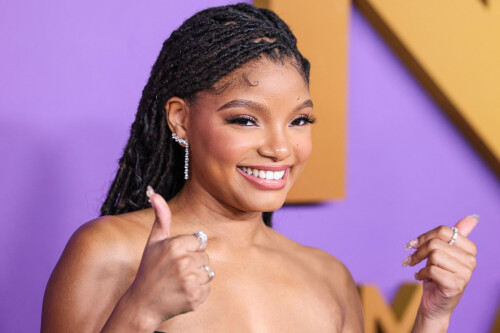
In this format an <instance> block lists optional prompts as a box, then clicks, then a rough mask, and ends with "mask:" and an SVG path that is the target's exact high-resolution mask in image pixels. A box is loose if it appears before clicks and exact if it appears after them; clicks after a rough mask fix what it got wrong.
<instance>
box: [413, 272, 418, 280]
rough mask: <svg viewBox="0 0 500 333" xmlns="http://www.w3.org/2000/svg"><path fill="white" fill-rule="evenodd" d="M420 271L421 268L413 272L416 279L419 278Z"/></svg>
mask: <svg viewBox="0 0 500 333" xmlns="http://www.w3.org/2000/svg"><path fill="white" fill-rule="evenodd" d="M419 272H420V270H418V271H416V272H415V274H413V277H414V278H415V280H418V273H419Z"/></svg>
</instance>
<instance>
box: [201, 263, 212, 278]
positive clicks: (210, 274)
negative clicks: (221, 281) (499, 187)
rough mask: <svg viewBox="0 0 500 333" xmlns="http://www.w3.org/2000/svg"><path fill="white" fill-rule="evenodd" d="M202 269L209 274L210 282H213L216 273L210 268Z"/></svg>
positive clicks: (203, 267) (204, 267)
mask: <svg viewBox="0 0 500 333" xmlns="http://www.w3.org/2000/svg"><path fill="white" fill-rule="evenodd" d="M201 268H202V269H203V270H204V271H205V272H207V273H208V282H210V281H212V279H213V278H214V276H215V272H214V271H213V270H212V269H211V268H210V266H206V265H204V266H201Z"/></svg>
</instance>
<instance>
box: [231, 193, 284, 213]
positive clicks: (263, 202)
mask: <svg viewBox="0 0 500 333" xmlns="http://www.w3.org/2000/svg"><path fill="white" fill-rule="evenodd" d="M280 192H281V191H280ZM285 199H286V193H285V194H278V193H276V194H274V195H269V194H268V195H262V196H261V197H260V198H259V199H258V200H253V201H249V200H248V198H245V199H244V200H243V202H241V205H240V207H241V209H242V210H243V211H248V212H274V211H275V210H278V209H280V208H281V207H282V206H283V204H284V203H285Z"/></svg>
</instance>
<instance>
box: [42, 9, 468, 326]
mask: <svg viewBox="0 0 500 333" xmlns="http://www.w3.org/2000/svg"><path fill="white" fill-rule="evenodd" d="M312 107H313V103H312V101H311V99H310V95H309V62H308V61H307V60H306V59H305V58H304V57H303V56H302V55H301V54H300V52H299V51H298V50H297V46H296V40H295V37H294V36H293V34H292V33H291V31H290V30H289V28H288V27H287V25H286V24H285V23H284V22H283V21H281V20H280V19H279V18H278V17H277V16H276V15H275V14H274V13H272V12H270V11H268V10H262V9H256V8H254V7H252V6H250V5H245V4H238V5H233V6H225V7H217V8H211V9H207V10H204V11H202V12H199V13H197V14H195V15H194V16H193V17H191V18H190V19H188V20H187V21H186V22H184V23H183V25H182V26H181V27H180V28H179V29H178V30H176V31H174V32H173V33H172V35H171V36H170V38H169V39H168V40H167V41H166V42H165V43H164V45H163V49H162V51H161V53H160V55H159V57H158V59H157V61H156V63H155V65H154V67H153V69H152V72H151V77H150V79H149V81H148V83H147V85H146V87H145V88H144V91H143V96H142V98H141V101H140V104H139V109H138V112H137V116H136V120H135V122H134V124H133V125H132V130H131V135H130V139H129V141H128V143H127V146H126V148H125V151H124V154H123V157H122V158H121V160H120V169H119V170H118V173H117V175H116V178H115V180H114V182H113V184H112V186H111V188H110V190H109V193H108V197H107V198H106V201H105V202H104V204H103V207H102V210H101V213H102V217H100V218H98V219H96V220H94V221H91V222H89V223H87V224H85V225H84V226H82V227H81V228H80V229H79V230H78V231H77V232H75V234H74V235H73V236H72V238H71V239H70V241H69V242H68V245H67V247H66V249H65V250H64V253H63V254H62V256H61V259H60V260H59V262H58V264H57V266H56V268H55V269H54V272H53V274H52V276H51V278H50V280H49V283H48V286H47V290H46V294H45V299H44V306H43V314H42V331H44V332H73V331H75V332H98V331H101V332H153V331H155V330H156V331H162V332H362V331H363V324H362V312H361V306H360V300H359V296H358V294H357V291H356V288H355V285H354V282H353V280H352V278H351V276H350V274H349V272H348V271H347V269H346V268H345V267H344V266H343V265H342V263H340V262H339V261H338V260H337V259H335V258H334V257H332V256H331V255H329V254H327V253H325V252H323V251H320V250H318V249H313V248H308V247H305V246H302V245H300V244H297V243H295V242H293V241H291V240H289V239H287V238H285V237H284V236H282V235H280V234H279V233H277V232H276V231H274V230H273V229H271V228H270V226H271V213H268V212H272V211H274V210H276V209H278V208H279V207H281V206H282V205H283V202H284V200H285V197H286V194H287V192H288V190H289V189H290V187H291V185H292V184H293V183H294V181H295V180H296V179H297V177H298V176H299V174H300V173H301V171H302V169H303V168H304V165H305V162H306V160H307V158H308V156H309V154H310V152H311V148H312V147H311V124H312V123H313V122H314V116H313V113H312ZM148 185H151V187H149V188H148ZM153 188H154V190H156V192H157V193H158V194H156V193H154V191H153ZM164 198H165V199H166V200H167V201H168V202H167V201H165V200H164ZM151 206H152V207H151ZM476 223H477V219H476V218H474V217H466V218H464V219H463V220H461V221H460V222H459V223H458V224H457V228H458V229H453V230H452V229H451V228H448V227H444V226H443V227H439V228H436V229H435V230H432V231H429V232H427V233H425V234H423V235H421V236H420V237H418V238H416V239H415V240H413V241H411V242H410V243H409V245H408V247H409V248H414V249H416V251H415V252H414V253H413V254H412V255H411V256H410V257H409V258H408V259H405V261H404V264H405V265H415V264H417V263H419V262H421V261H423V260H427V266H426V267H425V268H424V269H422V270H421V271H419V272H418V274H416V278H417V279H418V280H423V281H425V282H424V295H423V298H422V303H421V306H420V309H419V313H418V316H417V319H416V322H415V327H414V332H442V331H446V328H447V326H448V322H449V318H450V315H451V313H452V311H453V309H454V307H455V306H456V304H457V302H458V300H459V299H460V296H461V295H462V293H463V290H464V288H465V286H466V284H467V282H468V281H469V279H470V276H471V274H472V271H473V269H474V267H475V254H476V249H475V246H474V244H473V243H472V242H471V241H469V240H468V239H467V238H466V237H465V236H467V234H468V233H469V232H470V231H471V230H472V228H473V227H474V226H475V224H476ZM199 230H203V232H198V231H199ZM205 235H206V236H207V237H208V241H207V240H206V238H205ZM450 244H451V245H452V246H450ZM215 274H217V276H216V277H215V278H214V275H215ZM212 279H213V280H212Z"/></svg>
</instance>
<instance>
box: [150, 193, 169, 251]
mask: <svg viewBox="0 0 500 333" xmlns="http://www.w3.org/2000/svg"><path fill="white" fill-rule="evenodd" d="M149 200H150V202H151V206H152V207H153V209H154V212H155V221H154V223H153V227H152V228H151V234H150V235H149V240H148V243H152V242H158V241H162V240H165V239H167V238H168V237H169V236H170V224H171V221H172V215H171V213H170V208H169V207H168V204H167V202H166V201H165V199H163V197H162V196H161V195H159V194H155V193H154V192H153V194H151V195H150V196H149Z"/></svg>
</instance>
